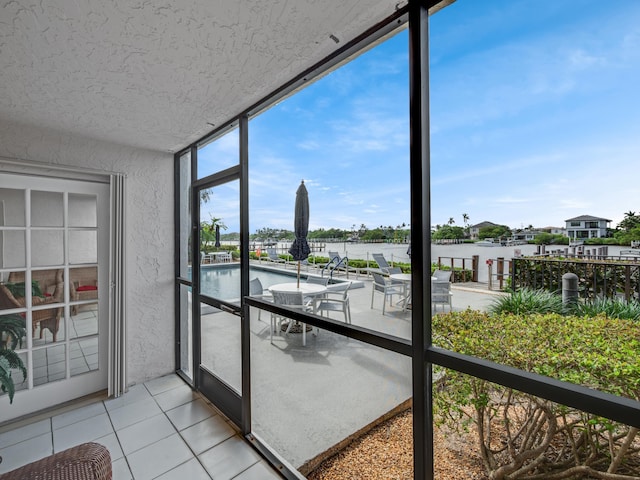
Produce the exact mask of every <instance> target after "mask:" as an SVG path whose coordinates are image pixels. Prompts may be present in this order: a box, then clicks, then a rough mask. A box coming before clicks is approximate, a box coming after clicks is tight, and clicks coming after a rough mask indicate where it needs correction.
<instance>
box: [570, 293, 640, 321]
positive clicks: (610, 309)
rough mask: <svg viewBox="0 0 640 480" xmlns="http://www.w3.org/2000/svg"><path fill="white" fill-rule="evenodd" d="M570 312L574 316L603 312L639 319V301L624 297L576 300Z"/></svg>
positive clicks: (613, 315) (611, 315)
mask: <svg viewBox="0 0 640 480" xmlns="http://www.w3.org/2000/svg"><path fill="white" fill-rule="evenodd" d="M571 313H573V314H574V315H576V316H589V317H592V316H595V315H599V314H604V315H606V316H607V317H609V318H625V319H628V320H640V302H638V301H636V300H631V301H630V302H627V301H626V300H625V299H624V298H602V297H598V298H594V299H593V300H586V301H585V302H578V303H576V304H575V305H573V306H572V308H571Z"/></svg>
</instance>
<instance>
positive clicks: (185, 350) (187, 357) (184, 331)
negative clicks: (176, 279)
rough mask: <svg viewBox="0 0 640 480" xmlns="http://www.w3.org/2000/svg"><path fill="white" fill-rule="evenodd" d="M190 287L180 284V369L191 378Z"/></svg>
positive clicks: (191, 329)
mask: <svg viewBox="0 0 640 480" xmlns="http://www.w3.org/2000/svg"><path fill="white" fill-rule="evenodd" d="M191 312H192V310H191V287H188V286H186V285H180V370H182V372H183V373H184V374H185V375H187V376H188V377H189V378H193V374H192V371H191V370H192V365H193V351H192V349H191V345H192V344H193V343H192V342H193V318H192V316H191Z"/></svg>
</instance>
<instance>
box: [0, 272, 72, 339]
mask: <svg viewBox="0 0 640 480" xmlns="http://www.w3.org/2000/svg"><path fill="white" fill-rule="evenodd" d="M62 288H63V287H62V283H60V291H57V292H56V293H55V294H54V296H52V297H37V296H32V297H31V303H32V306H33V310H32V311H31V322H32V325H31V333H32V335H33V337H35V333H36V327H37V326H40V338H42V337H43V333H44V329H45V328H47V329H48V330H49V331H50V332H51V334H52V335H53V341H54V342H56V341H57V340H58V329H59V328H60V318H61V317H62V311H63V308H62V307H55V308H46V309H42V310H37V308H38V307H41V306H42V305H47V304H53V303H58V302H61V301H62V300H61V299H59V298H58V297H59V296H61V295H62V293H61V292H62ZM25 303H26V299H25V298H24V297H15V296H14V295H13V293H11V290H9V289H8V288H7V287H6V286H5V285H0V309H3V310H4V309H10V308H25ZM20 315H22V316H24V315H25V314H24V313H21V314H20Z"/></svg>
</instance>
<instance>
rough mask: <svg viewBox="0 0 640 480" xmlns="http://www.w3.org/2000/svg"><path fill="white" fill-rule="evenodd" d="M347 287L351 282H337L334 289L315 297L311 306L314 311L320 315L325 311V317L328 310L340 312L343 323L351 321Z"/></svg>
mask: <svg viewBox="0 0 640 480" xmlns="http://www.w3.org/2000/svg"><path fill="white" fill-rule="evenodd" d="M349 287H351V282H344V283H339V284H337V287H336V289H333V290H329V291H328V292H327V293H325V294H324V296H322V297H317V298H316V299H315V304H314V308H313V309H314V311H315V312H316V313H318V314H319V315H321V316H324V312H327V317H328V316H329V312H342V314H343V315H344V321H345V323H351V308H350V306H349V294H348V290H349Z"/></svg>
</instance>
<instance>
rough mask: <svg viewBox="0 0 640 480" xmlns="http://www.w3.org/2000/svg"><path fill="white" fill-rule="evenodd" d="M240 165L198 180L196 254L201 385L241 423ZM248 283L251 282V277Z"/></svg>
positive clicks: (196, 326) (195, 299)
mask: <svg viewBox="0 0 640 480" xmlns="http://www.w3.org/2000/svg"><path fill="white" fill-rule="evenodd" d="M238 171H239V169H237V168H236V169H229V170H225V171H222V172H219V173H218V174H214V175H212V176H210V177H207V178H206V179H205V180H203V181H201V182H198V184H197V186H196V187H195V188H194V190H193V204H194V205H195V208H194V210H195V212H194V219H197V222H198V223H197V225H194V232H195V234H194V242H195V244H194V248H193V257H194V258H197V259H198V261H196V262H193V263H194V265H193V267H194V268H193V280H192V286H193V291H194V296H193V302H194V305H193V316H194V322H193V325H194V332H195V339H194V340H195V345H194V346H195V352H196V355H195V357H196V359H197V367H196V370H197V375H198V378H197V384H198V385H199V389H200V390H201V391H202V392H203V393H204V394H205V395H206V396H207V397H208V398H210V399H212V401H215V403H216V406H218V407H219V408H220V409H221V410H222V411H223V412H224V413H225V414H226V415H227V416H228V417H229V418H231V419H232V420H234V421H235V422H237V424H240V423H241V407H242V405H241V400H242V365H243V361H242V347H241V336H242V319H243V309H242V307H241V298H242V287H241V286H242V284H243V282H242V275H243V269H242V263H241V258H240V233H239V232H240V217H241V208H240V179H239V175H238ZM244 275H246V274H244ZM246 283H247V284H248V280H247V281H246Z"/></svg>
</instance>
